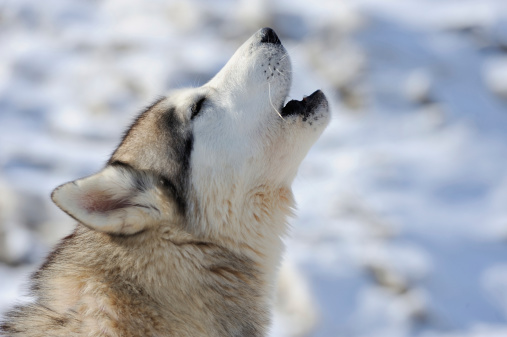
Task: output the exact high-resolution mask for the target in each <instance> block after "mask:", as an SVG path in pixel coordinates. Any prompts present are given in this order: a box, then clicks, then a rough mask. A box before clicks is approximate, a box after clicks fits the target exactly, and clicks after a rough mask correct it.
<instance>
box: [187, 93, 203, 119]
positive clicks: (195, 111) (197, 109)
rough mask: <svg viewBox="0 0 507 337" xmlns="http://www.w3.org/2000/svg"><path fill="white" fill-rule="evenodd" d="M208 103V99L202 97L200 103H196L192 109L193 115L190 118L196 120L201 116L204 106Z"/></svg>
mask: <svg viewBox="0 0 507 337" xmlns="http://www.w3.org/2000/svg"><path fill="white" fill-rule="evenodd" d="M204 101H206V97H201V98H200V99H199V100H198V101H196V102H195V103H194V104H193V105H192V108H191V111H192V115H191V116H190V119H191V120H192V119H194V118H195V117H197V115H199V112H201V108H202V105H203V103H204Z"/></svg>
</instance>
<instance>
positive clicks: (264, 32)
mask: <svg viewBox="0 0 507 337" xmlns="http://www.w3.org/2000/svg"><path fill="white" fill-rule="evenodd" d="M259 36H260V38H261V42H262V43H273V44H282V43H281V42H280V39H279V38H278V36H277V35H276V33H275V31H274V30H273V29H271V28H268V27H266V28H262V29H261V30H260V32H259Z"/></svg>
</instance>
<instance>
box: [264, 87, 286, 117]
mask: <svg viewBox="0 0 507 337" xmlns="http://www.w3.org/2000/svg"><path fill="white" fill-rule="evenodd" d="M268 93H269V103H270V104H271V107H272V108H273V109H274V110H275V111H276V113H277V114H278V116H280V118H281V119H284V118H283V116H282V114H281V113H280V111H278V109H277V108H275V106H274V104H273V101H272V100H271V83H270V82H268Z"/></svg>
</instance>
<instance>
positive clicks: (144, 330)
mask: <svg viewBox="0 0 507 337" xmlns="http://www.w3.org/2000/svg"><path fill="white" fill-rule="evenodd" d="M265 34H266V30H261V31H259V32H258V33H257V34H255V35H254V36H253V37H252V38H251V39H250V40H249V41H247V42H246V43H245V45H244V46H243V47H241V48H240V49H239V50H238V52H237V54H236V55H235V56H234V57H233V58H232V59H231V61H230V62H229V63H228V65H226V67H225V68H224V70H222V71H221V72H220V73H219V74H218V75H217V77H216V78H215V79H213V80H212V81H210V82H209V83H208V84H206V85H205V86H203V87H201V88H195V89H187V90H180V91H177V92H173V93H172V94H171V95H169V96H168V97H167V98H163V99H161V100H159V101H157V102H156V103H155V104H153V105H152V106H151V107H150V108H149V109H147V110H146V111H145V112H143V113H142V114H141V116H140V117H139V118H138V119H137V120H136V122H135V123H134V125H133V126H132V127H131V128H130V129H129V131H128V132H127V134H126V136H125V137H124V139H123V141H122V143H121V144H120V146H119V147H118V148H117V149H116V151H115V153H114V154H113V156H112V157H111V159H110V161H109V162H108V164H107V165H106V167H105V168H104V169H103V170H102V171H100V172H98V173H97V174H94V175H92V176H89V177H86V178H82V179H78V180H76V181H74V182H70V183H67V184H64V185H62V186H60V187H58V188H57V189H56V190H55V191H54V192H53V195H52V198H53V200H54V201H55V203H56V204H57V205H58V206H59V207H60V208H61V209H62V210H64V211H65V212H67V213H68V214H69V215H70V216H72V217H73V218H75V219H76V220H77V221H78V225H77V227H76V229H75V230H74V232H73V233H72V234H71V235H69V236H67V237H66V238H64V239H63V240H62V241H61V242H60V243H59V245H58V246H57V247H56V248H55V249H54V250H53V252H52V253H51V254H50V255H49V256H48V258H47V259H46V262H45V263H44V264H43V265H42V267H41V268H40V269H39V270H38V271H37V272H36V273H35V274H34V275H33V277H32V294H33V296H34V302H33V303H32V304H29V305H25V306H20V307H17V308H14V309H13V310H12V311H10V312H9V313H8V314H7V316H6V318H5V320H4V322H3V324H2V325H1V327H0V331H3V332H4V333H5V334H7V335H8V336H13V337H15V336H27V337H38V336H40V337H42V336H44V337H46V336H66V337H73V336H76V337H77V336H89V337H91V336H93V337H99V336H100V337H129V336H132V337H138V336H153V337H158V336H188V337H199V336H209V337H215V336H216V337H227V336H230V337H232V336H252V337H255V336H259V337H260V336H265V335H266V333H267V330H268V328H269V322H270V311H271V306H272V302H273V297H274V295H273V291H274V286H275V283H276V282H275V279H276V276H277V268H278V264H279V261H280V258H281V255H282V251H283V244H282V237H283V235H285V232H286V227H287V225H286V219H287V217H288V216H289V215H291V213H292V211H291V210H292V208H293V206H294V201H293V196H292V192H291V189H290V184H291V182H292V179H293V178H294V175H295V172H296V171H297V166H298V165H299V163H300V161H301V160H302V158H303V157H304V155H305V154H306V151H307V150H308V149H309V147H310V146H311V145H312V144H313V142H314V141H315V140H316V139H317V137H318V135H319V134H320V132H322V130H323V129H324V127H325V125H326V124H327V121H328V119H329V118H328V112H327V111H328V110H327V101H326V100H325V97H324V96H323V94H322V93H317V94H316V98H314V99H313V101H312V100H311V99H309V100H308V102H310V103H308V106H310V107H308V108H307V110H301V111H299V110H298V111H299V113H294V114H287V116H286V119H279V116H278V115H275V112H274V111H273V109H272V107H271V105H270V104H272V102H271V100H272V97H271V96H267V91H266V90H267V87H266V86H265V84H266V83H265V82H264V81H265V77H264V75H263V68H262V67H264V63H268V62H267V61H266V62H265V60H267V59H268V58H269V60H272V59H273V60H275V61H276V60H278V63H277V65H278V66H279V67H280V69H279V71H278V73H277V74H276V76H274V75H272V76H271V77H272V80H271V82H269V84H270V85H271V84H273V88H274V89H276V88H278V94H277V96H276V97H275V98H276V100H277V102H278V104H279V105H280V106H281V105H283V100H284V99H285V96H286V94H287V92H288V87H289V86H290V63H289V61H288V59H287V57H286V52H285V49H284V48H283V47H282V46H281V44H273V43H270V44H268V43H266V42H263V41H261V39H263V37H264V36H265ZM272 41H273V40H272ZM256 50H257V52H255V51H256ZM252 55H253V56H252ZM275 61H272V62H275ZM251 63H253V64H256V65H257V66H256V67H251V66H250V64H251ZM261 64H262V66H261ZM245 69H246V70H245ZM252 69H253V70H252ZM254 70H256V72H255V71H254ZM241 76H243V77H244V78H242V77H241ZM231 77H232V78H233V79H235V81H229V78H231ZM252 78H253V79H252ZM247 80H248V81H247ZM233 82H234V83H236V84H235V85H236V86H235V87H231V86H230V83H233ZM250 82H252V83H250ZM245 83H246V84H245ZM275 84H276V85H277V86H275ZM245 85H246V86H245ZM252 88H253V89H255V90H257V91H258V92H257V95H258V96H259V97H257V96H256V97H254V98H256V99H257V101H256V105H252V104H251V102H250V100H252V99H253V98H252V97H250V96H251V95H252V93H251V92H250V91H251V89H252ZM274 89H270V90H274ZM270 94H271V93H270ZM202 95H206V100H207V102H208V103H207V104H208V106H207V108H206V107H205V108H204V109H205V110H207V112H204V113H203V114H204V115H203V116H202V117H199V118H196V119H195V120H194V117H195V116H194V115H195V114H196V109H197V108H196V107H197V106H199V104H201V103H202V102H203V100H202V97H203V96H202ZM275 98H273V99H275ZM245 100H246V103H245V102H244V101H245ZM199 101H200V102H201V103H199ZM254 101H255V100H254ZM268 103H270V104H268ZM299 104H300V105H301V106H303V105H304V104H303V103H302V102H300V103H299ZM305 104H306V103H305ZM305 106H306V105H305ZM301 109H303V108H301ZM305 109H306V108H305ZM217 120H218V121H217ZM307 120H308V121H307ZM230 125H237V126H242V125H243V126H242V127H243V129H242V130H239V131H238V130H236V129H235V128H231V127H230ZM220 128H222V129H220ZM249 137H250V138H249ZM231 140H232V142H231ZM210 142H212V145H210Z"/></svg>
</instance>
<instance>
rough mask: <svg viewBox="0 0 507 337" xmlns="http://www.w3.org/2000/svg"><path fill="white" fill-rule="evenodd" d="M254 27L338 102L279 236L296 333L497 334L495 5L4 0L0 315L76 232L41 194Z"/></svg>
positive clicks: (286, 331) (82, 170) (503, 303)
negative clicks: (308, 323) (312, 319)
mask: <svg viewBox="0 0 507 337" xmlns="http://www.w3.org/2000/svg"><path fill="white" fill-rule="evenodd" d="M264 26H269V27H272V28H274V29H275V31H276V32H277V33H278V35H279V36H280V38H281V40H282V42H283V43H284V45H285V46H286V48H287V49H288V51H289V53H290V54H291V56H292V60H293V64H294V66H293V69H294V85H293V90H292V92H291V97H293V98H295V99H301V97H302V96H303V95H304V94H309V93H311V92H313V91H314V90H315V89H317V88H321V89H323V90H324V92H325V93H326V94H327V95H328V97H329V98H330V100H331V101H332V105H333V121H332V123H331V125H330V127H329V128H328V129H327V130H326V132H325V133H324V135H323V136H322V138H321V139H320V140H319V142H318V143H317V144H316V146H315V147H314V148H313V149H312V151H311V152H310V154H309V155H308V157H307V159H306V160H305V162H304V163H303V165H302V167H301V169H300V174H299V177H298V179H297V181H296V183H295V187H294V191H295V194H296V200H297V201H298V204H299V211H298V212H297V214H298V217H297V218H296V219H294V220H292V224H293V236H292V238H291V239H289V240H287V241H288V245H289V248H288V255H289V256H290V260H291V261H293V263H294V264H295V265H297V267H298V268H299V269H300V270H301V271H302V273H303V274H304V275H305V278H306V282H307V284H308V286H309V288H310V289H311V292H312V293H313V296H314V301H315V303H316V306H317V307H318V310H319V320H318V323H317V325H316V327H315V329H314V330H313V331H312V332H311V333H310V334H309V335H310V336H315V337H339V336H347V337H351V336H352V337H356V336H357V337H359V336H361V337H366V336H371V337H407V336H420V337H458V336H463V337H500V336H507V1H505V0H476V1H471V0H456V1H439V0H383V1H380V0H379V1H373V0H370V1H368V0H316V1H311V2H309V1H303V0H297V1H290V0H283V1H268V0H266V1H229V0H220V1H204V0H201V1H198V0H195V1H178V0H174V1H171V0H164V1H161V0H158V1H142V0H44V1H35V0H0V312H2V311H4V310H6V309H7V307H8V306H9V305H11V304H12V303H14V302H15V301H17V300H19V299H20V296H21V294H22V293H23V288H22V285H23V282H25V281H26V278H27V275H29V273H30V272H31V271H33V270H34V268H36V266H37V265H38V264H39V263H40V262H41V259H42V258H43V257H44V255H45V254H46V253H47V252H48V249H50V247H51V245H53V244H54V243H55V242H56V241H57V240H58V239H59V238H61V237H62V236H64V235H65V234H66V233H67V232H69V231H70V230H71V229H72V226H73V221H71V220H70V219H69V218H68V217H67V216H66V215H65V214H63V212H61V211H59V210H58V209H57V208H56V206H54V205H53V204H52V203H51V202H50V199H49V194H50V192H51V190H52V189H53V188H54V187H56V186H57V185H59V184H61V183H63V182H65V181H68V180H72V179H76V178H78V177H82V176H85V175H88V174H91V173H93V172H95V171H97V170H99V169H100V168H101V166H102V165H103V163H104V162H105V161H106V160H107V158H108V156H109V155H110V153H111V152H112V150H113V149H114V147H115V145H116V144H117V143H118V141H119V138H120V136H121V134H122V132H123V129H124V128H125V127H126V126H127V125H128V124H129V123H130V121H131V120H132V118H133V116H135V115H136V114H137V112H138V111H139V110H140V109H141V108H142V107H143V106H145V105H146V104H148V103H149V102H150V101H152V100H153V99H154V98H156V97H157V96H158V95H160V94H163V93H164V92H166V91H167V90H168V89H170V88H174V87H182V86H188V85H192V86H195V85H200V84H204V83H205V82H206V81H207V80H208V79H210V78H211V77H212V76H213V75H214V74H215V73H216V72H217V71H218V70H219V69H220V68H221V67H222V66H223V65H224V64H225V62H226V61H227V60H228V58H229V57H230V56H231V55H232V53H233V52H234V51H235V49H236V48H237V47H238V46H239V45H240V44H241V43H242V42H243V41H244V40H245V39H246V38H248V37H249V36H250V35H251V34H253V33H254V32H255V31H256V30H258V29H259V28H261V27H264ZM294 327H295V325H294V323H293V322H291V321H290V320H288V319H287V317H280V316H277V317H276V321H275V328H274V331H273V334H272V335H273V336H278V337H288V336H291V333H292V330H293V328H294Z"/></svg>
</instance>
